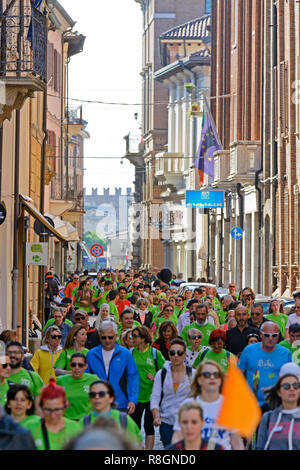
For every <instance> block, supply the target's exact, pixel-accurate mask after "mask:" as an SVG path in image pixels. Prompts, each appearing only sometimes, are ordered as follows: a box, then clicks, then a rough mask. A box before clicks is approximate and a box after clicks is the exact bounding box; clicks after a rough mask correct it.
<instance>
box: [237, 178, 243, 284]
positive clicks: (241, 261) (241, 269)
mask: <svg viewBox="0 0 300 470" xmlns="http://www.w3.org/2000/svg"><path fill="white" fill-rule="evenodd" d="M241 189H242V185H241V183H238V184H237V185H236V192H237V194H238V196H239V199H240V228H241V229H242V230H243V231H244V197H243V194H242V192H241ZM240 242H241V246H240V288H241V289H242V285H243V241H242V239H241V240H240Z"/></svg>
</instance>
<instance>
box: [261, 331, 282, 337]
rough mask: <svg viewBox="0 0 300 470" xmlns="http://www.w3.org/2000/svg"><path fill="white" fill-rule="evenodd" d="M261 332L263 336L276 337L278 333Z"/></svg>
mask: <svg viewBox="0 0 300 470" xmlns="http://www.w3.org/2000/svg"><path fill="white" fill-rule="evenodd" d="M262 334H263V335H264V337H265V338H270V336H271V337H272V338H277V336H279V333H273V334H271V333H264V332H263V331H262Z"/></svg>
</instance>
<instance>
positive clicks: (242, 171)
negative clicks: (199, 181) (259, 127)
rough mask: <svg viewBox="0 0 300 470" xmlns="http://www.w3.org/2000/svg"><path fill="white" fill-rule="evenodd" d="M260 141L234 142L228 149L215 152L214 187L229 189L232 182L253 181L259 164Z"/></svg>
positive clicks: (250, 183)
mask: <svg viewBox="0 0 300 470" xmlns="http://www.w3.org/2000/svg"><path fill="white" fill-rule="evenodd" d="M260 160H261V148H260V142H249V141H247V142H241V141H239V142H234V143H233V144H231V146H230V150H219V151H217V152H216V153H215V176H214V181H213V183H212V185H213V186H214V187H218V188H223V189H224V190H226V189H230V187H231V186H232V184H236V183H242V184H244V185H252V184H254V183H255V173H256V171H258V170H259V169H260V166H261V161H260Z"/></svg>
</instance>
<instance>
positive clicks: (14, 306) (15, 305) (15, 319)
mask: <svg viewBox="0 0 300 470" xmlns="http://www.w3.org/2000/svg"><path fill="white" fill-rule="evenodd" d="M20 121H21V112H20V110H19V109H17V110H16V123H15V126H16V128H15V178H14V234H13V269H12V329H13V330H17V328H18V278H19V270H18V241H19V237H18V228H19V216H20V211H19V209H20V205H19V202H20V201H19V176H20V168H19V166H20Z"/></svg>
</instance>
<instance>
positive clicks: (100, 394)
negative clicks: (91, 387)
mask: <svg viewBox="0 0 300 470" xmlns="http://www.w3.org/2000/svg"><path fill="white" fill-rule="evenodd" d="M107 394H108V392H106V391H105V390H100V392H90V393H89V397H90V398H96V397H99V398H104V397H105V396H106V395H107Z"/></svg>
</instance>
